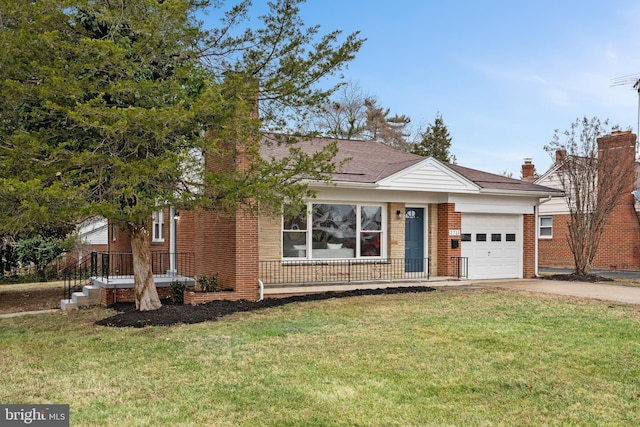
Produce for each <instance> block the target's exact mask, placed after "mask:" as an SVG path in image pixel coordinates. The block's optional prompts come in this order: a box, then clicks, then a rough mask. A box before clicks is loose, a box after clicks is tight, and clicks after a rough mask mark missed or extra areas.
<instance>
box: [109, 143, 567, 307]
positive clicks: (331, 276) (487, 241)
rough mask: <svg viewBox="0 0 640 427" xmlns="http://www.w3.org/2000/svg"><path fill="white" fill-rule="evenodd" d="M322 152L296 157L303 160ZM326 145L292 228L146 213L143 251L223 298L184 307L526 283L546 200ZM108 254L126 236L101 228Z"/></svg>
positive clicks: (440, 169) (517, 185)
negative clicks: (326, 170) (187, 265)
mask: <svg viewBox="0 0 640 427" xmlns="http://www.w3.org/2000/svg"><path fill="white" fill-rule="evenodd" d="M265 138H267V137H265ZM333 141H335V140H334V139H322V138H317V139H313V140H307V141H301V142H299V145H300V148H301V149H303V150H305V151H307V152H314V151H318V150H319V149H320V147H323V146H324V145H326V144H329V143H331V142H333ZM337 144H338V149H339V151H338V155H337V157H336V159H335V160H336V163H338V164H339V163H340V162H342V161H344V163H343V166H342V167H341V169H340V170H338V171H337V172H336V173H335V174H334V175H333V177H332V182H331V183H317V182H312V183H310V186H311V187H312V188H314V190H316V192H317V194H316V197H315V199H313V200H309V201H308V204H307V206H306V209H305V210H304V211H303V212H300V214H299V215H297V216H294V217H287V218H283V217H282V216H281V215H280V216H275V217H274V216H269V215H266V214H260V215H252V214H249V213H246V212H238V213H236V214H232V215H223V214H219V213H217V212H214V211H209V210H194V211H179V212H177V211H176V210H175V209H173V208H165V209H163V210H161V211H158V212H156V213H154V217H153V223H152V227H151V229H152V230H153V240H152V251H154V252H158V251H160V252H162V251H164V252H166V253H169V254H172V253H191V254H193V257H194V258H193V259H194V261H193V275H194V276H196V277H199V276H202V275H211V274H217V275H218V280H219V284H220V287H222V288H225V289H231V290H232V291H228V292H217V293H216V295H202V294H201V293H193V292H191V293H189V292H188V293H187V294H185V302H187V303H199V302H203V301H205V300H210V299H252V300H257V299H259V298H261V297H281V296H285V295H292V294H299V293H309V292H319V291H326V290H328V289H336V287H335V286H336V285H341V286H343V288H344V286H345V284H346V285H349V286H353V287H358V288H363V287H367V286H375V287H381V286H396V285H395V284H394V283H398V282H405V283H406V282H407V281H412V280H419V281H427V280H434V279H438V280H447V279H458V278H461V277H464V278H469V279H506V278H516V279H517V278H531V277H535V276H536V274H537V260H536V258H537V255H536V253H537V239H536V224H537V222H538V221H537V211H538V205H539V203H540V200H541V199H542V198H546V197H550V196H554V195H558V194H559V193H558V191H557V190H555V189H552V188H547V187H544V186H541V185H538V184H534V183H531V182H525V181H522V180H517V179H511V178H508V177H505V176H501V175H494V174H490V173H486V172H482V171H478V170H474V169H469V168H465V167H462V166H459V165H452V164H445V163H442V162H440V161H438V160H435V159H433V158H430V157H429V158H424V157H421V156H417V155H414V154H409V153H404V152H401V151H398V150H395V149H393V148H390V147H388V146H386V145H384V144H381V143H378V142H372V141H356V140H338V141H337ZM262 147H263V148H262V154H263V156H265V157H266V158H269V157H270V156H273V157H274V158H280V157H282V156H285V155H286V149H285V148H283V147H281V146H279V145H278V144H263V145H262ZM108 244H109V250H110V251H127V250H130V247H129V241H128V238H127V235H126V233H121V232H120V231H119V230H117V228H116V227H113V226H110V227H109V230H108ZM170 258H171V259H173V257H170ZM169 264H170V265H169V266H168V269H169V270H174V269H177V266H175V265H172V264H171V262H170V263H169ZM158 290H159V294H161V295H162V294H163V292H161V290H160V289H158ZM103 292H107V291H103ZM114 292H116V291H114ZM123 298H124V299H127V298H128V297H127V295H126V294H125V293H123V294H122V295H117V299H118V300H119V301H123ZM109 301H112V299H111V298H108V297H107V298H105V297H103V302H106V303H108V302H109Z"/></svg>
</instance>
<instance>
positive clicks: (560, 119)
mask: <svg viewBox="0 0 640 427" xmlns="http://www.w3.org/2000/svg"><path fill="white" fill-rule="evenodd" d="M255 3H256V5H258V4H263V3H266V2H261V1H256V2H255ZM301 17H302V19H303V20H304V22H305V24H307V25H312V24H319V25H320V26H321V31H322V32H328V31H331V30H334V29H340V30H343V32H344V33H350V32H353V31H357V30H359V31H360V32H361V36H362V37H365V38H367V42H366V43H365V44H364V47H363V48H362V50H361V51H360V53H359V54H358V55H357V57H356V59H355V60H354V61H353V62H352V63H351V64H350V65H349V68H348V69H347V70H346V71H345V72H344V76H345V78H346V79H348V80H351V81H353V82H355V83H357V84H358V85H359V86H360V88H361V90H362V91H363V92H364V93H365V94H369V95H373V96H375V97H377V99H378V101H379V105H381V106H383V107H387V108H390V109H391V113H392V114H395V113H398V114H405V115H408V116H409V117H411V119H412V123H413V124H414V125H415V126H419V125H423V127H426V125H428V124H429V123H433V121H434V119H435V117H436V114H438V112H439V113H440V114H442V117H443V120H444V123H445V125H446V126H447V128H448V130H449V133H450V135H451V136H452V147H451V152H452V154H454V155H455V156H456V158H457V162H458V164H460V165H462V166H467V167H471V168H475V169H480V170H484V171H487V172H493V173H498V174H500V173H503V172H511V173H513V176H514V177H515V178H519V177H520V167H521V165H522V163H523V159H524V158H533V163H534V164H535V165H536V168H537V171H538V172H539V173H543V172H544V171H546V169H547V168H548V167H549V166H550V165H551V158H550V156H549V155H548V154H547V153H546V152H545V151H544V150H543V147H544V145H545V144H547V143H548V142H550V141H551V139H552V137H553V134H554V130H555V129H560V130H564V129H568V128H569V126H570V124H571V122H572V121H574V120H575V119H576V118H581V117H583V116H587V117H589V118H591V117H594V116H597V117H599V118H600V119H602V120H604V119H607V118H608V119H609V120H610V122H611V124H617V125H620V127H621V128H623V129H627V128H632V129H633V130H634V132H636V127H637V121H638V110H637V107H638V94H637V92H635V90H634V89H633V88H632V84H629V85H627V86H614V85H613V80H614V79H616V78H619V77H622V76H627V75H638V76H639V77H640V4H639V3H638V2H636V1H632V0H607V1H604V0H603V1H592V0H582V1H573V0H568V1H563V0H554V1H547V0H543V1H529V2H521V1H462V0H460V1H455V0H454V1H449V0H438V1H433V0H395V1H388V0H386V1H382V0H308V1H307V3H305V4H303V5H302V7H301Z"/></svg>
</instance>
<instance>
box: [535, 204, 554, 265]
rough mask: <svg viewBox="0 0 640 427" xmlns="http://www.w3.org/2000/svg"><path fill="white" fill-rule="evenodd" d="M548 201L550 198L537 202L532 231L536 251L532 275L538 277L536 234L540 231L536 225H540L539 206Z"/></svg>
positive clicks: (537, 237)
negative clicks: (533, 231) (533, 232)
mask: <svg viewBox="0 0 640 427" xmlns="http://www.w3.org/2000/svg"><path fill="white" fill-rule="evenodd" d="M549 200H551V196H547V198H546V199H545V200H543V201H540V200H538V203H536V207H535V210H536V215H535V221H536V223H535V225H534V230H535V233H536V234H535V251H536V256H535V270H534V272H533V274H534V275H535V276H536V277H538V241H539V240H540V239H539V236H538V232H539V231H540V227H539V225H538V224H540V205H541V204H543V203H547V202H548V201H549Z"/></svg>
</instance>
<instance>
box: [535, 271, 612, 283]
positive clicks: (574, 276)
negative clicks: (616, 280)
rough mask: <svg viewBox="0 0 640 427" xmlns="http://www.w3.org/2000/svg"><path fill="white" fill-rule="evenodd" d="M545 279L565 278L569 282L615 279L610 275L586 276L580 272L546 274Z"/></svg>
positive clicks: (609, 280)
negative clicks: (609, 276)
mask: <svg viewBox="0 0 640 427" xmlns="http://www.w3.org/2000/svg"><path fill="white" fill-rule="evenodd" d="M544 278H545V279H549V280H564V281H569V282H590V283H595V282H613V279H610V278H608V277H603V276H598V275H597V274H588V275H586V276H582V275H580V274H576V273H571V274H553V275H551V276H544Z"/></svg>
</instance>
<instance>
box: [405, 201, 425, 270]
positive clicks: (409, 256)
mask: <svg viewBox="0 0 640 427" xmlns="http://www.w3.org/2000/svg"><path fill="white" fill-rule="evenodd" d="M404 218H405V219H404V258H405V261H404V271H405V272H407V273H415V272H423V271H424V208H406V210H405V215H404Z"/></svg>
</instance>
